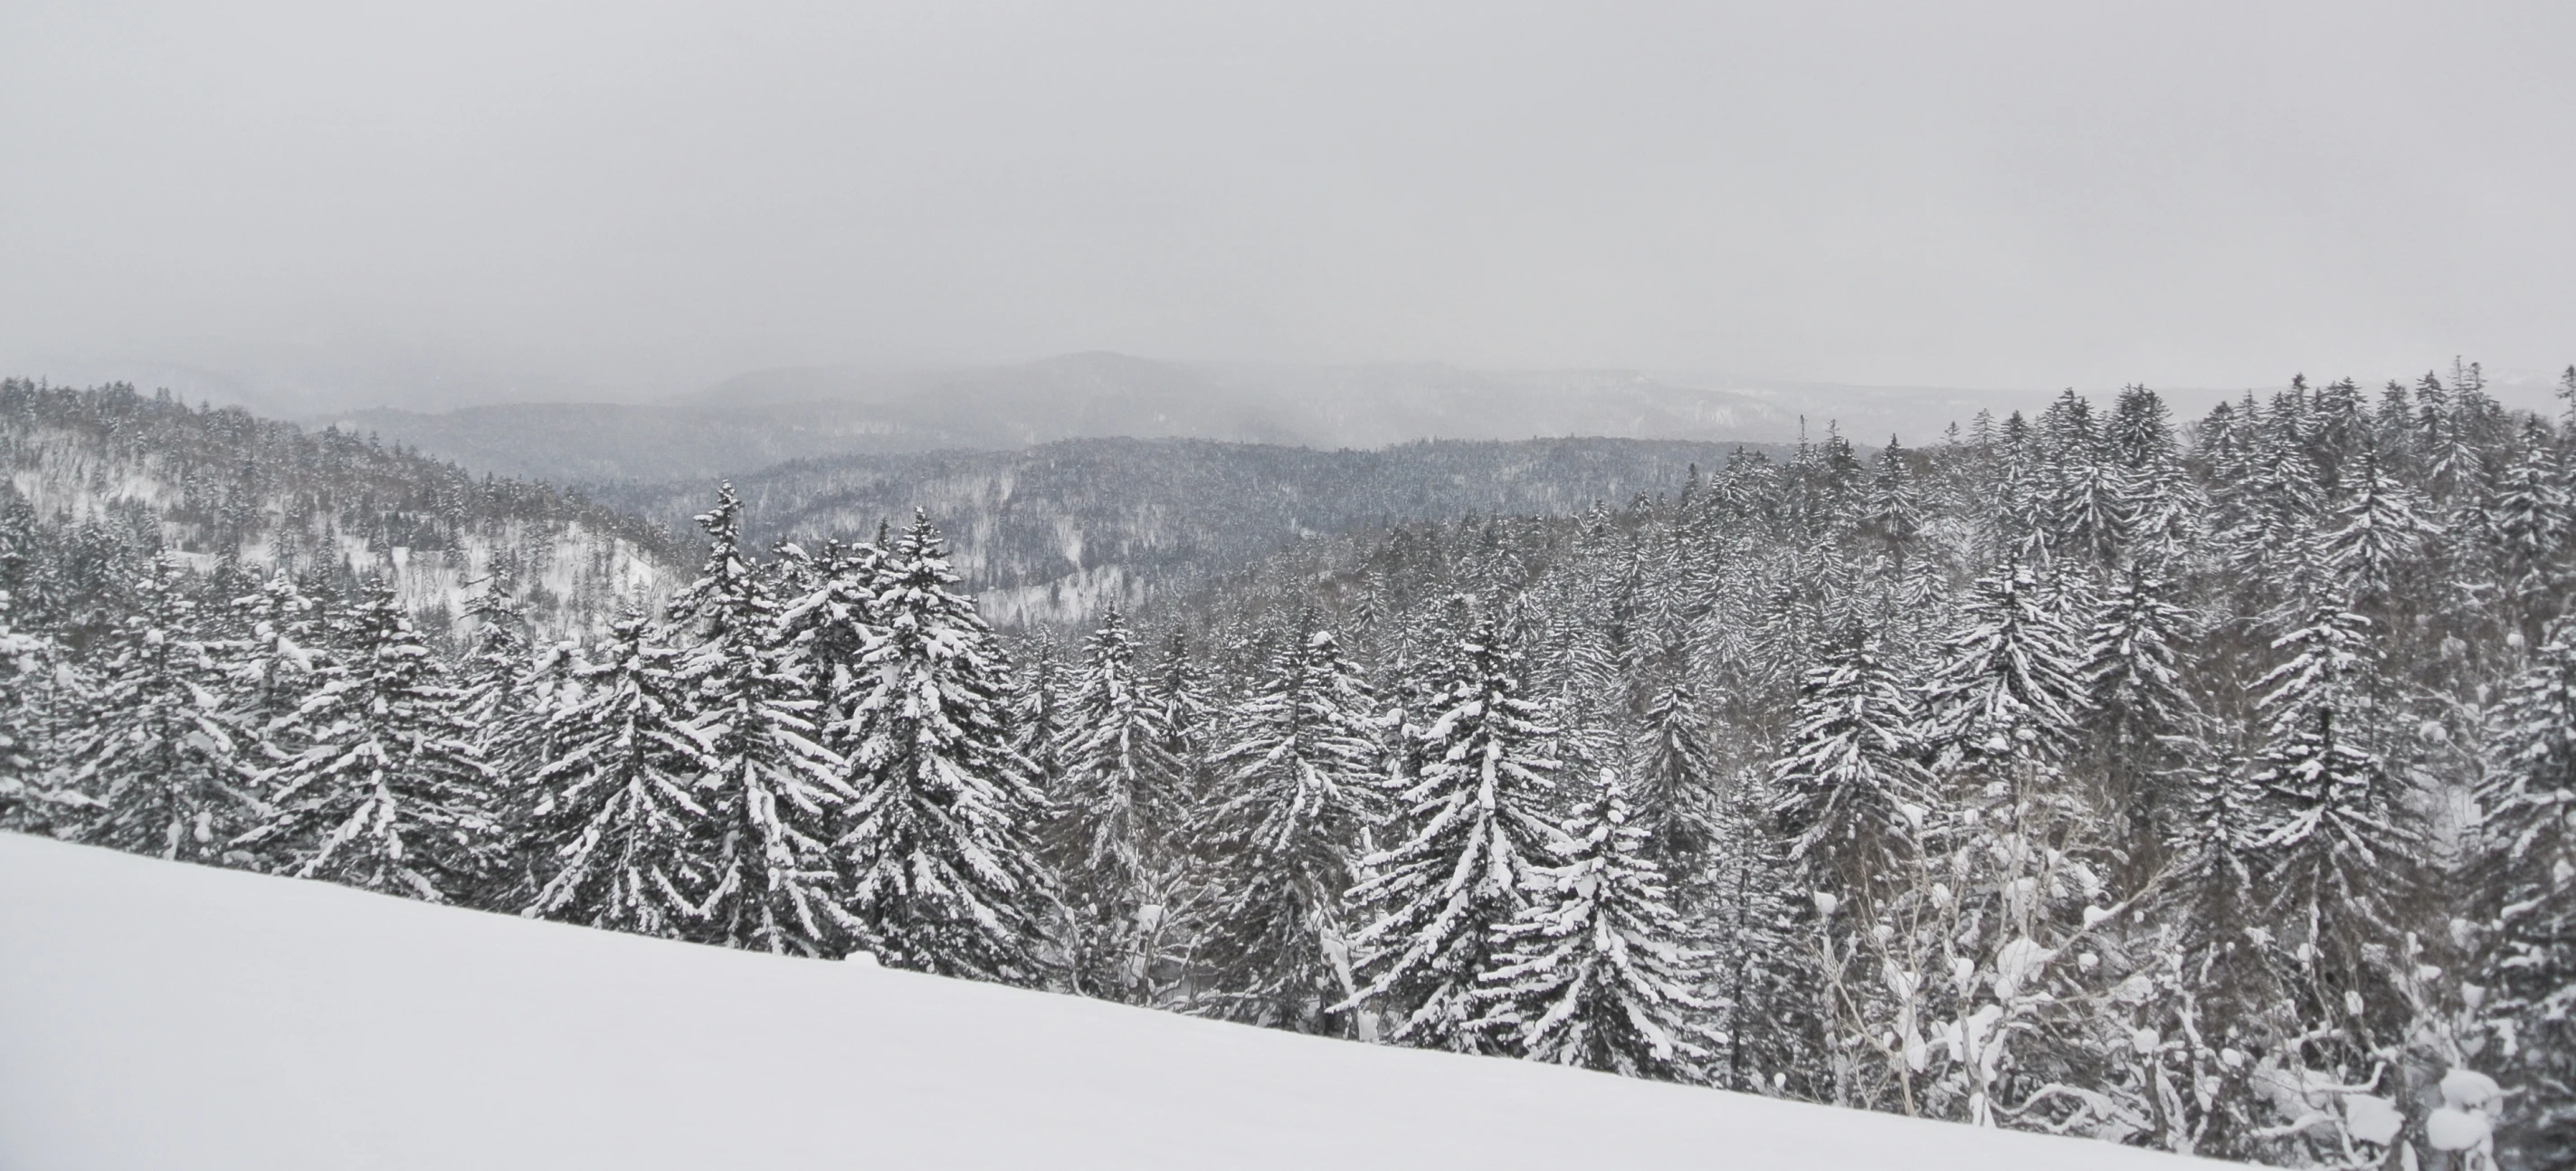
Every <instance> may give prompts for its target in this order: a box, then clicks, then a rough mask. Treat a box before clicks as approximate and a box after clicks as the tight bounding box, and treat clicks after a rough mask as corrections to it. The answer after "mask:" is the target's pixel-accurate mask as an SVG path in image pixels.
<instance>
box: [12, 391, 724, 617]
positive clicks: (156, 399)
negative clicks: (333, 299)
mask: <svg viewBox="0 0 2576 1171" xmlns="http://www.w3.org/2000/svg"><path fill="white" fill-rule="evenodd" d="M0 468H5V469H6V473H7V476H8V485H7V486H8V489H9V490H10V491H11V492H13V493H14V494H15V496H17V497H18V498H20V499H22V500H23V502H24V503H23V505H16V504H14V502H13V505H12V506H13V507H17V508H21V509H22V510H23V516H24V518H25V521H26V522H27V525H28V527H29V528H30V529H31V530H33V531H32V532H31V533H29V534H27V535H26V537H25V539H30V540H57V541H63V542H67V543H70V544H72V545H75V546H78V547H80V548H82V549H93V550H95V551H94V552H85V553H82V554H81V555H79V556H74V557H70V558H67V559H65V560H66V561H67V563H69V564H73V565H75V566H81V567H85V568H84V569H83V571H82V572H83V573H84V574H86V575H88V576H89V577H93V578H95V580H79V581H64V582H50V583H41V585H39V584H30V583H12V585H13V586H16V587H18V588H19V589H20V590H21V593H22V596H21V597H20V598H18V599H17V602H18V608H19V610H20V612H21V614H22V615H24V614H25V613H26V612H27V610H28V608H29V607H43V606H48V605H55V604H64V605H68V604H74V603H78V602H81V601H83V600H84V595H87V594H90V593H94V592H96V591H99V590H121V589H123V588H126V587H128V586H130V585H131V582H130V581H128V580H121V577H122V576H123V575H126V574H128V573H130V571H132V569H133V567H134V566H135V565H137V564H139V560H137V557H136V555H138V554H141V553H143V552H146V551H148V549H150V548H152V547H156V546H157V547H159V548H162V549H166V550H168V551H171V552H176V553H179V554H182V555H184V556H185V557H186V558H187V559H188V561H189V562H190V563H192V564H193V565H194V566H195V567H196V568H198V569H200V570H205V569H211V568H213V567H214V566H216V565H217V564H218V563H221V562H223V561H226V560H238V561H240V562H242V563H245V564H248V565H253V566H259V567H283V568H286V569H288V570H290V571H292V572H294V573H297V574H299V575H313V576H316V577H318V578H319V579H321V580H323V581H325V582H329V581H335V580H336V581H338V582H340V583H342V584H349V583H354V582H355V581H356V580H357V579H358V578H361V577H364V576H368V575H371V574H385V575H388V576H390V577H391V578H392V579H393V581H394V582H395V584H396V587H397V589H398V590H399V591H400V592H401V594H402V595H403V597H404V598H405V599H406V601H408V602H409V603H410V604H411V605H412V607H413V608H414V609H417V610H424V611H440V610H442V609H443V610H444V611H446V612H451V613H452V612H453V611H454V609H455V607H456V604H457V602H458V600H459V599H460V598H461V596H462V595H463V594H464V593H466V592H467V591H468V589H469V588H470V583H472V582H474V581H477V580H479V579H481V578H482V577H484V576H486V575H488V574H490V573H492V572H493V571H494V570H495V569H496V568H506V569H507V570H508V571H509V572H510V574H511V576H512V577H513V579H514V580H515V581H516V582H517V585H518V588H520V589H521V590H523V591H525V592H526V594H527V600H528V601H529V602H530V603H531V610H532V615H533V616H534V617H536V618H537V619H539V620H540V621H542V622H547V623H549V624H566V625H574V626H579V625H586V624H588V623H589V622H590V621H591V620H592V619H595V618H597V617H599V616H601V615H603V614H606V613H608V612H609V611H611V610H612V609H613V608H614V606H615V604H616V601H617V599H619V598H622V597H630V596H643V597H650V596H652V595H654V594H656V593H657V592H658V591H659V590H661V589H662V588H664V587H665V586H666V584H667V583H666V581H665V571H666V567H667V566H668V565H669V564H670V562H671V559H672V557H673V556H674V555H675V553H679V552H680V551H682V550H683V548H684V547H683V546H680V545H675V544H673V543H671V542H670V541H669V540H667V539H666V538H665V536H664V535H663V534H662V533H661V532H660V531H659V530H655V529H651V528H648V527H647V526H644V525H641V524H638V523H636V522H635V521H634V520H632V519H631V518H629V517H627V516H624V515H622V514H620V513H617V512H615V511H612V510H610V509H608V508H604V507H601V506H599V505H596V504H592V503H590V502H588V501H585V500H583V499H582V498H580V497H579V496H578V495H574V494H569V493H566V492H565V491H563V490H562V489H559V488H556V487H553V486H550V485H547V484H543V483H534V482H528V481H522V480H511V479H498V478H495V477H492V476H490V475H483V474H477V473H472V472H468V471H466V470H464V469H463V468H460V467H457V466H456V465H454V464H449V463H443V462H440V461H437V460H433V459H429V458H427V457H424V456H421V455H418V454H414V453H410V452H406V451H401V450H398V449H393V448H389V447H387V446H385V445H384V444H382V443H378V442H373V441H370V440H367V439H363V438H360V437H359V436H356V435H353V434H350V433H348V432H345V431H339V430H331V429H325V430H322V431H319V432H306V431H302V430H300V429H298V428H297V427H295V426H294V425H292V424H288V423H279V422H275V421H272V420H266V419H260V418H257V417H255V416H253V415H251V414H250V413H249V412H247V411H243V410H240V409H239V408H225V409H222V410H211V411H210V410H205V409H202V408H198V407H190V406H188V405H186V404H184V403H181V402H178V401H175V400H173V399H171V398H170V397H168V396H166V395H161V396H147V395H144V394H140V393H137V392H136V391H135V389H134V388H133V387H131V386H122V385H118V386H108V387H101V388H96V389H90V390H70V389H64V388H57V387H46V386H39V385H37V384H34V383H31V382H27V381H24V380H15V379H13V380H9V381H6V382H0ZM11 523H12V524H13V525H15V524H17V523H18V522H17V521H16V520H15V519H13V520H12V521H11ZM16 555H17V556H21V557H23V556H24V555H25V554H24V551H19V552H18V553H17V554H16Z"/></svg>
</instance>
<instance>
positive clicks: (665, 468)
mask: <svg viewBox="0 0 2576 1171" xmlns="http://www.w3.org/2000/svg"><path fill="white" fill-rule="evenodd" d="M1784 394H1789V395H1791V397H1789V398H1782V399H1781V400H1780V401H1778V402H1775V401H1771V399H1772V398H1774V397H1778V396H1780V395H1784ZM1765 396H1770V397H1765ZM1909 401H1916V400H1909ZM1929 401H1931V402H1933V403H1935V404H1946V400H1943V399H1939V398H1935V399H1932V400H1929ZM1784 404H1786V405H1784ZM1811 405H1813V406H1818V407H1819V408H1820V409H1821V408H1827V407H1830V405H1831V404H1829V403H1822V402H1818V403H1810V402H1809V401H1808V399H1807V398H1801V397H1796V395H1794V394H1791V392H1789V391H1782V390H1778V389H1772V390H1761V391H1744V392H1738V391H1726V390H1714V389H1707V388H1705V387H1704V386H1702V385H1699V384H1696V383H1694V384H1690V385H1684V384H1677V383H1673V382H1669V381H1663V380H1658V379H1656V378H1652V377H1649V376H1647V375H1644V374H1640V373H1637V372H1634V371H1620V370H1602V371H1548V372H1527V373H1494V372H1482V371H1473V370H1461V369H1458V368H1455V367H1450V366H1442V365H1435V364H1419V365H1378V366H1287V365H1269V366H1256V365H1225V364H1212V363H1174V362H1157V361H1151V360H1148V359H1144V358H1134V357H1128V356H1126V355H1121V354H1108V353H1087V354H1070V355H1065V356H1063V357H1057V358H1049V359H1046V360H1044V361H1039V362H1031V363H1026V364H1023V365H1014V366H959V367H937V368H892V367H885V368H879V367H814V368H800V369H787V370H768V371H759V372H755V373H750V374H744V375H741V376H739V377H736V378H733V379H729V380H727V381H726V382H724V383H722V384H720V385H718V386H716V387H713V388H711V389H709V390H706V391H703V392H700V393H696V394H691V395H686V396H682V397H679V398H675V399H671V400H668V401H665V402H661V403H655V404H648V405H610V404H534V405H506V406H477V407H467V408H463V409H460V410H455V411H449V412H445V413H438V414H425V413H418V412H412V411H400V410H392V409H372V410H362V411H344V412H339V413H336V414H331V415H325V416H317V417H315V418H314V419H313V420H312V421H313V422H315V423H323V422H330V423H336V424H338V425H340V426H342V427H344V428H347V429H351V430H356V431H359V432H361V433H372V434H376V435H378V436H381V437H382V438H383V439H384V441H386V442H388V443H402V444H406V445H410V446H413V447H417V448H419V449H421V450H422V451H425V452H429V453H431V454H433V455H437V456H440V457H443V458H448V459H453V460H456V461H458V462H460V463H463V464H465V465H467V466H469V467H474V468H481V469H488V470H491V471H495V472H500V473H503V474H507V475H523V476H543V477H547V478H550V479H556V480H562V481H571V482H589V481H605V480H620V479H632V480H648V481H649V480H662V479H677V478H681V477H689V476H700V477H703V476H713V475H720V474H737V475H738V474H742V473H745V472H748V471H750V470H753V469H756V468H761V467H765V466H768V465H770V464H773V463H778V462H781V461H784V460H791V459H802V458H808V457H821V456H834V455H854V454H886V453H895V452H923V451H934V450H941V449H950V448H979V449H1002V448H1016V447H1025V446H1028V445H1031V444H1037V443H1046V442H1051V441H1054V440H1059V439H1075V438H1108V437H1121V436H1123V437H1135V438H1184V439H1212V440H1221V441H1228V442H1243V443H1269V444H1281V445H1287V446H1296V447H1313V448H1322V449H1333V448H1342V447H1352V448H1373V447H1384V446H1388V445H1390V444H1397V443H1408V442H1412V441H1414V440H1418V439H1529V438H1533V437H1548V436H1568V435H1573V436H1606V437H1616V438H1630V439H1668V440H1691V441H1699V442H1739V441H1751V442H1781V441H1788V440H1792V439H1795V438H1796V437H1797V435H1798V433H1799V426H1800V423H1799V413H1800V411H1802V410H1805V409H1807V408H1808V407H1809V406H1811ZM1936 410H1946V405H1943V406H1939V407H1936ZM1878 413H1879V414H1884V413H1885V412H1878ZM1962 413H1964V412H1962ZM1874 417H1875V416H1873V418H1874ZM1950 417H1952V416H1951V415H1950V414H1946V413H1944V414H1941V415H1940V418H1941V421H1942V422H1947V421H1948V419H1949V418H1950ZM1825 426H1826V420H1825V418H1824V417H1823V416H1822V415H1819V416H1818V417H1816V418H1815V420H1814V422H1813V426H1812V428H1811V429H1812V430H1813V431H1814V432H1815V433H1817V434H1819V435H1821V434H1822V433H1823V432H1824V429H1825ZM1878 426H1879V424H1878V423H1877V422H1871V423H1870V424H1869V426H1868V427H1867V428H1864V430H1876V429H1877V428H1878ZM1932 426H1933V427H1935V428H1937V424H1934V425H1932Z"/></svg>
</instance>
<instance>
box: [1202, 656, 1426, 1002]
mask: <svg viewBox="0 0 2576 1171" xmlns="http://www.w3.org/2000/svg"><path fill="white" fill-rule="evenodd" d="M1373 706H1374V704H1373V700H1372V698H1371V696H1370V694H1369V690H1368V686H1367V684H1365V683H1363V682H1362V681H1361V680H1360V678H1359V675H1358V673H1357V672H1356V671H1354V670H1353V669H1352V667H1351V666H1350V664H1349V663H1347V662H1346V661H1344V660H1343V658H1342V654H1341V646H1340V644H1339V643H1338V642H1337V641H1335V639H1334V638H1333V635H1332V633H1331V632H1329V631H1323V630H1312V631H1311V632H1309V633H1307V634H1306V635H1305V637H1303V638H1302V639H1297V640H1293V641H1291V642H1290V643H1289V644H1288V645H1286V646H1284V647H1282V648H1281V649H1280V650H1279V651H1278V652H1277V653H1276V654H1274V655H1272V656H1271V659H1270V663H1269V667H1268V670H1267V671H1266V672H1265V673H1264V674H1263V676H1262V677H1261V678H1260V680H1259V682H1258V683H1257V684H1256V686H1255V688H1254V690H1253V691H1252V692H1251V693H1250V694H1248V695H1246V696H1245V698H1244V699H1243V700H1242V701H1241V702H1240V703H1238V704H1236V705H1235V706H1234V707H1233V708H1232V709H1231V710H1230V711H1228V712H1227V713H1226V718H1225V726H1224V734H1225V736H1226V738H1227V744H1226V747H1224V748H1223V749H1222V750H1220V751H1219V752H1217V753H1216V754H1215V757H1214V760H1213V764H1214V767H1215V768H1216V769H1217V770H1218V772H1219V774H1220V775H1221V776H1222V777H1223V778H1224V782H1225V791H1226V792H1227V793H1229V794H1231V795H1230V796H1229V797H1228V798H1227V799H1225V800H1224V801H1222V802H1219V803H1217V804H1216V805H1214V806H1213V807H1212V808H1211V809H1209V810H1208V811H1207V813H1206V815H1205V816H1204V819H1203V823H1202V824H1201V825H1200V826H1199V827H1197V830H1196V832H1195V833H1194V834H1193V837H1195V838H1196V839H1197V840H1198V841H1199V842H1200V843H1201V847H1202V849H1203V850H1204V851H1205V852H1206V853H1207V854H1208V855H1209V856H1210V857H1212V858H1213V859H1215V860H1216V865H1215V869H1216V873H1215V875H1214V876H1213V878H1212V884H1213V886H1214V888H1215V889H1214V890H1213V892H1212V893H1211V897H1210V898H1209V899H1208V903H1207V909H1206V910H1205V911H1204V912H1203V913H1202V914H1203V917H1204V918H1205V920H1206V923H1205V926H1204V934H1205V939H1204V941H1203V943H1202V945H1201V947H1200V949H1199V956H1198V958H1199V962H1200V963H1202V964H1204V965H1205V966H1206V968H1207V972H1208V979H1209V981H1210V983H1212V984H1213V985H1214V986H1215V988H1216V989H1217V991H1216V993H1215V995H1214V996H1213V997H1212V998H1211V999H1210V1001H1209V1003H1210V1006H1211V1009H1210V1011H1211V1012H1212V1014H1213V1015H1219V1016H1224V1017H1227V1018H1230V1019H1234V1020H1241V1021H1246V1022H1249V1023H1253V1024H1262V1025H1270V1026H1274V1027H1278V1028H1289V1029H1296V1030H1298V1031H1301V1032H1310V1033H1317V1032H1329V1033H1334V1034H1338V1035H1343V1036H1348V1035H1351V1033H1352V1030H1353V1028H1354V1022H1353V1021H1352V1019H1351V1017H1350V1015H1349V1014H1348V1013H1347V1012H1334V1011H1329V1010H1331V1009H1332V1008H1333V1007H1334V1006H1335V1005H1337V1004H1339V1003H1341V1002H1342V1001H1344V1000H1346V999H1348V998H1349V997H1350V995H1351V993H1352V992H1353V991H1354V990H1355V986H1354V984H1353V983H1352V980H1353V977H1352V970H1351V956H1350V946H1349V936H1350V925H1349V923H1348V922H1347V916H1346V914H1345V908H1344V905H1343V897H1344V895H1345V894H1347V893H1348V892H1349V891H1350V889H1351V887H1352V886H1353V885H1354V884H1355V883H1356V882H1357V880H1358V868H1357V866H1356V865H1355V863H1356V860H1357V859H1358V857H1359V856H1360V854H1361V851H1362V844H1363V843H1364V842H1365V841H1366V840H1367V838H1366V834H1367V830H1368V828H1369V827H1370V826H1371V825H1372V824H1373V823H1374V822H1376V821H1377V820H1378V819H1379V817H1380V816H1381V815H1382V813H1383V809H1382V805H1383V801H1384V793H1383V791H1382V783H1383V773H1382V771H1381V767H1380V765H1381V761H1382V760H1383V758H1384V753H1383V751H1382V750H1381V748H1380V746H1379V745H1378V743H1377V738H1376V733H1377V727H1376V723H1375V719H1374V716H1373V713H1372V712H1371V710H1370V709H1371V708H1372V707H1373Z"/></svg>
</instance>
